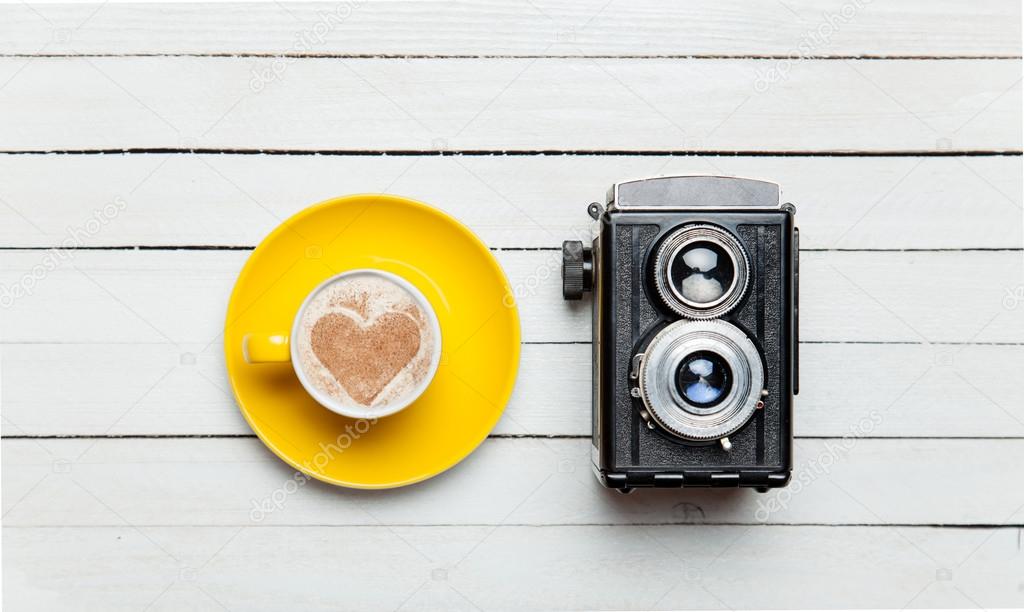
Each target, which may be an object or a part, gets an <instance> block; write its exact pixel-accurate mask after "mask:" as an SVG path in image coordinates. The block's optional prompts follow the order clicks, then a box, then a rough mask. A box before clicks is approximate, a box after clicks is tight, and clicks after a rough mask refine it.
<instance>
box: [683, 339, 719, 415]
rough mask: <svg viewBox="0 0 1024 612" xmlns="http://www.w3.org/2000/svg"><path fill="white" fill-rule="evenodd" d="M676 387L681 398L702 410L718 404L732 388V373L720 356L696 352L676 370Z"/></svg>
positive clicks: (712, 353)
mask: <svg viewBox="0 0 1024 612" xmlns="http://www.w3.org/2000/svg"><path fill="white" fill-rule="evenodd" d="M676 387H677V389H678V390H679V393H680V394H681V395H682V396H683V398H684V399H685V400H686V401H688V402H690V403H691V404H693V405H695V406H700V407H702V408H706V407H710V406H714V405H715V404H718V403H719V402H721V401H722V400H723V399H725V396H726V395H727V394H728V393H729V389H730V388H731V387H732V372H731V371H730V370H729V365H728V364H727V363H726V362H725V360H724V359H723V358H722V356H721V355H719V354H717V353H714V352H712V351H697V352H695V353H691V354H690V355H689V356H687V357H685V358H684V359H683V362H682V363H681V364H679V369H678V370H676Z"/></svg>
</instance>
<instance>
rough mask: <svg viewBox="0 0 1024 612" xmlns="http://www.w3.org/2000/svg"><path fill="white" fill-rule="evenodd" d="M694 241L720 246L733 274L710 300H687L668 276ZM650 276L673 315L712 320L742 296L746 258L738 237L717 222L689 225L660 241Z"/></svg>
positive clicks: (747, 267)
mask: <svg viewBox="0 0 1024 612" xmlns="http://www.w3.org/2000/svg"><path fill="white" fill-rule="evenodd" d="M695 242H710V243H712V244H715V245H717V246H719V247H721V248H722V250H723V251H725V253H726V255H728V257H729V259H730V260H731V262H732V266H733V270H734V273H733V278H732V282H731V283H730V284H729V288H728V289H727V290H726V291H725V292H724V293H723V294H722V295H721V296H720V297H719V298H718V299H716V300H714V301H711V302H694V301H692V300H689V299H687V298H686V297H685V296H683V294H682V292H681V291H680V290H679V288H678V287H676V286H675V284H674V283H672V279H671V278H670V270H671V269H672V262H674V261H675V258H676V257H678V256H679V254H680V253H681V252H682V250H683V249H684V248H686V247H687V246H689V245H691V244H693V243H695ZM654 277H655V287H656V288H657V290H658V295H660V296H661V299H662V301H663V302H664V303H665V305H666V306H668V307H669V308H671V309H672V310H673V311H674V312H675V313H676V314H679V315H681V316H684V317H687V318H690V319H697V320H702V319H714V318H717V317H721V316H722V315H724V314H726V313H728V312H729V311H730V310H732V309H733V308H735V307H736V305H737V304H739V303H740V300H742V299H743V296H744V295H745V294H746V292H747V285H748V284H749V282H750V260H749V258H748V257H747V252H746V251H745V250H744V249H743V246H742V245H741V244H740V242H739V240H737V239H736V237H735V236H733V235H732V234H731V233H729V232H728V231H727V230H725V229H723V228H721V227H718V226H717V225H708V224H691V225H687V226H684V227H682V228H679V229H678V230H676V231H675V232H673V233H672V234H670V235H669V236H668V238H666V239H665V240H664V241H662V243H661V247H659V248H658V253H657V255H656V256H655V260H654Z"/></svg>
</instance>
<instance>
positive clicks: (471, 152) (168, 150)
mask: <svg viewBox="0 0 1024 612" xmlns="http://www.w3.org/2000/svg"><path fill="white" fill-rule="evenodd" d="M1022 154H1024V150H1022V149H944V150H933V149H902V150H892V151H868V150H834V149H822V150H803V151H796V150H794V151H772V150H740V149H728V150H725V149H723V150H704V149H671V150H669V149H639V150H634V149H275V148H271V149H253V148H218V147H196V148H177V147H127V148H121V149H116V148H107V149H0V155H12V156H14V155H268V156H274V155H296V156H317V155H323V156H338V157H416V156H436V157H545V156H550V157H1019V156H1021V155H1022Z"/></svg>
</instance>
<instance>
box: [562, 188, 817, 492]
mask: <svg viewBox="0 0 1024 612" xmlns="http://www.w3.org/2000/svg"><path fill="white" fill-rule="evenodd" d="M588 212H589V213H590V215H591V216H592V217H593V218H594V219H596V220H598V221H600V230H599V232H598V235H597V237H596V238H595V239H594V241H593V243H592V244H591V245H590V246H585V245H584V244H583V242H581V241H567V242H565V243H563V245H562V292H563V295H564V297H565V299H567V300H579V299H581V298H582V297H583V295H584V294H585V293H588V292H589V293H593V351H594V358H593V368H594V371H593V382H594V388H593V449H592V457H593V463H594V469H595V471H596V473H597V476H598V478H599V479H600V481H601V482H602V483H603V484H604V485H605V486H607V487H611V488H614V489H618V490H620V491H623V492H629V491H631V490H632V489H634V488H636V487H694V486H696V487H737V486H746V487H756V488H757V489H758V490H760V491H766V490H767V489H768V488H769V487H781V486H785V485H786V483H787V482H788V480H789V477H790V472H791V469H792V456H791V455H792V413H793V396H794V395H795V394H796V393H797V390H798V383H797V373H798V363H797V360H798V355H797V348H798V347H797V343H798V333H797V327H798V285H799V248H798V244H799V232H798V230H797V228H796V227H795V225H794V215H795V212H796V209H795V207H794V206H793V205H791V204H782V203H781V201H780V192H779V186H778V185H776V184H775V183H770V182H765V181H758V180H750V179H740V178H729V177H717V176H672V177H659V178H650V179H644V180H636V181H627V182H622V183H617V184H616V185H613V186H612V188H611V189H610V190H609V193H608V198H607V203H606V206H605V207H602V206H601V205H600V204H597V203H593V204H591V205H590V207H589V208H588Z"/></svg>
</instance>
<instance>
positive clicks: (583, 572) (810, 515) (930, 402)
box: [0, 0, 1024, 610]
mask: <svg viewBox="0 0 1024 612" xmlns="http://www.w3.org/2000/svg"><path fill="white" fill-rule="evenodd" d="M811 33H814V35H815V36H817V38H816V39H815V38H814V37H813V36H811ZM1020 38H1021V30H1020V5H1019V4H1018V3H1016V2H1014V1H1013V0H998V1H991V2H970V3H967V2H953V1H941V2H925V1H916V0H915V1H911V0H874V2H870V3H869V2H867V1H866V0H863V1H862V2H858V1H857V0H848V1H847V2H840V1H838V0H829V1H826V2H810V1H809V0H778V1H767V2H760V3H747V2H740V1H738V0H728V1H721V0H720V1H715V2H712V1H700V2H692V3H687V4H685V5H674V4H673V5H657V4H655V3H653V2H647V1H642V2H625V1H624V0H611V1H606V0H597V1H595V2H589V3H583V4H577V3H570V2H568V1H554V2H549V1H546V0H532V1H527V2H523V3H518V2H514V3H509V4H503V3H499V2H496V1H473V2H458V3H448V2H423V3H414V2H404V1H383V2H362V1H355V0H353V1H352V2H341V3H339V4H331V3H324V4H278V3H263V4H249V5H225V4H218V5H204V4H181V5H160V4H145V5H124V4H103V5H100V4H96V5H77V6H63V5H53V4H47V5H38V6H26V5H23V4H13V5H10V4H8V5H0V53H2V57H0V149H2V151H3V152H2V154H0V247H2V251H0V285H2V287H0V306H2V307H3V309H2V310H0V317H2V353H0V355H2V385H3V388H2V392H3V396H2V397H3V404H2V430H3V561H4V569H3V587H4V588H3V603H4V609H5V610H57V609H80V610H85V609H88V610H143V609H148V610H184V609H202V610H206V609H209V610H220V609H227V610H263V609H267V610H269V609H279V610H313V609H339V608H342V609H352V610H368V609H397V608H401V609H446V610H447V609H485V610H489V609H511V610H524V609H593V608H647V609H650V608H750V607H760V608H776V607H846V608H857V607H872V606H878V607H888V608H900V607H903V606H908V607H928V606H933V607H960V608H973V607H976V606H986V607H996V606H1021V605H1024V553H1022V550H1021V549H1022V544H1021V542H1022V532H1021V528H1022V526H1024V486H1022V484H1024V477H1022V476H1021V469H1022V465H1024V402H1022V400H1021V397H1022V395H1021V385H1022V384H1024V377H1022V376H1021V374H1022V369H1024V347H1022V344H1024V258H1022V244H1024V235H1022V232H1024V221H1022V212H1021V190H1022V172H1021V78H1020V72H1021V60H1020ZM791 56H800V57H802V59H799V60H793V61H790V60H788V59H787V58H789V57H791ZM695 172H696V173H705V172H706V173H723V174H737V175H745V176H754V177H761V178H767V179H772V180H775V181H778V182H779V183H781V185H782V186H783V190H784V195H785V196H786V199H787V200H789V201H792V202H795V203H796V204H797V205H798V211H799V212H798V220H799V224H800V227H801V230H802V242H803V247H804V252H803V253H802V266H803V270H804V279H803V282H802V290H803V296H802V300H801V304H802V307H803V308H802V310H803V312H802V329H801V339H802V341H803V344H802V347H801V351H802V365H803V368H802V372H801V374H802V384H801V389H802V394H801V395H800V396H799V398H798V402H797V413H796V438H797V439H796V442H795V444H796V454H797V466H796V471H795V478H794V483H793V485H791V486H790V488H788V489H786V490H783V491H776V492H773V493H770V494H767V495H758V494H756V493H754V492H751V491H700V490H696V491H685V492H679V491H675V492H669V491H658V492H644V491H641V492H638V493H636V494H634V495H631V496H620V495H617V494H614V493H610V492H607V491H605V490H603V489H601V488H600V486H599V485H598V483H597V482H596V480H595V479H594V478H593V476H592V475H591V473H590V468H589V437H588V435H589V434H588V432H589V429H590V425H589V401H590V392H589V383H590V380H589V377H590V371H589V365H588V364H589V359H590V346H589V325H590V322H589V316H588V313H587V311H586V309H574V308H569V307H567V306H566V305H565V304H564V303H563V302H562V300H561V298H560V291H559V282H558V275H557V269H556V268H554V265H555V264H556V263H557V259H556V258H557V255H558V251H557V247H558V245H559V244H560V242H561V240H563V239H565V238H569V237H572V235H573V233H574V232H575V231H577V230H580V229H583V228H586V227H587V223H586V222H587V220H588V219H587V217H586V214H585V205H586V203H587V202H590V201H592V200H595V199H597V200H599V199H601V198H602V196H603V193H604V191H605V189H606V188H607V186H608V185H610V184H611V183H612V182H614V181H616V180H619V179H623V178H632V177H638V176H643V175H656V174H672V173H695ZM378 191H387V192H392V193H399V194H403V195H408V196H411V197H415V198H417V199H421V200H424V201H427V202H430V203H432V204H434V205H436V206H438V207H440V208H442V209H444V210H446V211H449V212H450V213H452V214H454V215H455V216H456V217H458V218H460V219H461V220H463V221H464V222H465V223H467V224H468V225H469V226H470V227H471V228H472V229H474V230H475V231H476V232H477V233H478V234H479V235H480V236H481V237H482V238H483V240H485V241H486V242H487V243H488V244H489V245H490V246H491V247H493V249H494V251H495V254H496V256H497V257H498V259H499V260H500V261H501V263H502V265H503V266H504V267H505V270H506V272H507V274H508V275H509V277H510V279H511V281H512V282H513V284H516V283H524V282H526V281H527V279H528V278H531V277H534V278H537V277H539V278H541V279H542V282H541V283H540V286H539V288H538V289H537V290H536V291H532V292H528V293H527V294H526V295H523V296H522V297H521V299H520V309H521V314H522V322H523V340H524V345H523V358H522V367H521V371H520V374H519V381H518V385H517V388H516V392H515V395H514V397H513V399H512V401H511V403H510V404H509V406H508V409H507V411H506V416H505V418H504V419H503V420H502V422H501V423H500V424H499V426H498V427H497V429H496V430H495V431H494V434H493V435H492V436H491V438H490V439H488V440H487V441H486V442H485V443H484V444H483V446H482V447H481V448H480V449H479V450H478V451H477V452H476V453H474V454H473V455H472V456H470V457H469V458H468V459H467V460H466V461H465V462H463V463H462V464H460V465H459V466H457V467H456V468H455V469H453V470H451V471H450V472H449V473H446V474H444V475H442V476H440V477H438V478H435V479H433V480H431V481H428V482H426V483H423V484H419V485H416V486H412V487H409V488H406V489H401V490H394V491H384V492H358V491H347V490H340V489H335V488H331V487H329V486H324V485H321V484H320V483H316V482H314V483H310V484H305V485H303V486H298V485H296V484H295V483H294V482H293V481H292V476H293V475H292V472H291V471H290V470H289V469H288V468H287V467H286V466H285V465H284V464H283V463H282V462H280V461H279V460H277V459H276V458H275V457H274V456H273V455H271V453H270V452H268V451H267V450H266V449H265V448H264V447H263V446H262V444H261V443H260V442H259V441H258V440H257V439H256V438H254V437H253V436H252V434H251V432H250V430H249V429H248V428H247V427H246V424H245V423H244V421H243V420H242V418H241V416H240V415H239V412H238V410H237V408H236V407H235V405H234V403H233V401H232V399H231V397H230V393H229V391H228V389H227V387H226V380H225V374H224V367H223V359H222V354H221V353H222V348H221V344H220V337H219V333H220V329H221V326H222V323H223V313H224V310H225V306H226V301H227V297H228V291H229V289H230V287H231V286H232V283H233V281H234V278H235V275H236V274H237V272H238V270H239V268H240V266H241V265H242V263H243V262H244V261H245V259H246V257H247V256H248V255H249V252H250V250H251V249H252V247H253V246H254V245H255V244H256V243H257V242H258V241H259V240H260V238H261V237H262V236H264V235H265V234H266V233H267V232H268V231H269V230H271V228H273V227H274V226H275V225H277V224H278V223H279V222H280V221H281V220H282V219H284V218H286V217H287V216H289V215H291V214H292V213H294V212H296V211H298V210H300V209H302V208H303V207H305V206H307V205H309V204H311V203H314V202H317V201H320V200H322V199H325V198H327V197H331V196H335V195H341V194H346V193H355V192H378ZM267 500H270V501H272V502H273V511H270V512H261V511H256V510H255V508H256V507H257V506H258V505H259V504H262V503H264V502H266V501H267Z"/></svg>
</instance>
